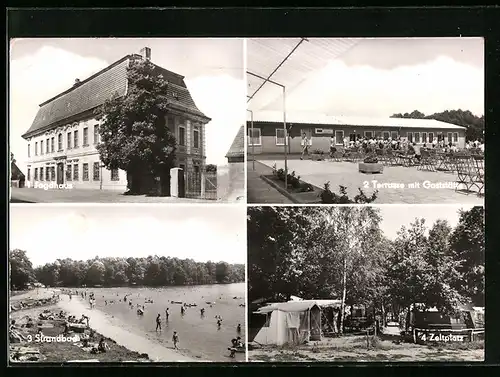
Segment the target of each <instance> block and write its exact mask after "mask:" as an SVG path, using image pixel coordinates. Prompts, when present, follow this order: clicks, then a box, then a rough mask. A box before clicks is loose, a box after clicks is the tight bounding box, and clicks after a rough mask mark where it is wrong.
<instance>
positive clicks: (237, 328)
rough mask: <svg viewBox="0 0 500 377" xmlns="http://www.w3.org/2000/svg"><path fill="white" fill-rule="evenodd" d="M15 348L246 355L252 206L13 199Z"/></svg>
mask: <svg viewBox="0 0 500 377" xmlns="http://www.w3.org/2000/svg"><path fill="white" fill-rule="evenodd" d="M9 233H10V237H9V244H10V245H9V247H10V251H9V289H10V290H9V301H10V310H9V322H8V326H9V360H10V364H18V363H37V362H38V363H57V364H61V363H65V362H74V363H78V362H86V363H89V362H90V363H92V362H96V363H113V362H230V363H231V362H244V361H245V360H246V351H245V350H246V347H245V344H246V336H245V333H246V330H245V329H246V323H245V316H246V309H245V305H246V283H245V279H246V278H245V276H246V267H245V264H246V248H247V245H246V243H247V240H246V208H245V206H237V205H227V206H218V207H214V206H193V205H189V206H187V205H183V206H168V207H166V206H165V207H164V206H154V207H153V206H147V205H146V206H143V205H139V206H138V205H123V206H122V205H119V206H117V205H65V206H60V205H44V204H36V205H29V204H18V205H11V207H10V230H9Z"/></svg>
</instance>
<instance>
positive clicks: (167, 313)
mask: <svg viewBox="0 0 500 377" xmlns="http://www.w3.org/2000/svg"><path fill="white" fill-rule="evenodd" d="M169 315H170V313H169V312H168V308H167V309H165V318H166V320H167V322H168V316H169Z"/></svg>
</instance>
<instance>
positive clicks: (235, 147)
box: [226, 126, 245, 158]
mask: <svg viewBox="0 0 500 377" xmlns="http://www.w3.org/2000/svg"><path fill="white" fill-rule="evenodd" d="M244 155H245V133H244V126H241V127H240V129H239V130H238V133H237V134H236V137H235V138H234V140H233V143H232V144H231V148H229V151H228V152H227V154H226V157H227V158H235V157H242V156H244Z"/></svg>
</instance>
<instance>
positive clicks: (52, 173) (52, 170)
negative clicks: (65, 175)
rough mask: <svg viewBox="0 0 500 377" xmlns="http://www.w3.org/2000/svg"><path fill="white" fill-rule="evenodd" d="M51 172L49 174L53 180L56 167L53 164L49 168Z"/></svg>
mask: <svg viewBox="0 0 500 377" xmlns="http://www.w3.org/2000/svg"><path fill="white" fill-rule="evenodd" d="M50 170H51V172H50V175H51V177H50V178H51V181H55V180H56V167H55V166H52V168H51V169H50Z"/></svg>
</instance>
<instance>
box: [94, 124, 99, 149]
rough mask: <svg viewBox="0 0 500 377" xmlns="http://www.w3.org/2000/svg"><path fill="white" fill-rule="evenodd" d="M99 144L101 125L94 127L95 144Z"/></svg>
mask: <svg viewBox="0 0 500 377" xmlns="http://www.w3.org/2000/svg"><path fill="white" fill-rule="evenodd" d="M97 143H99V125H98V124H96V125H95V126H94V144H97Z"/></svg>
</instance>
